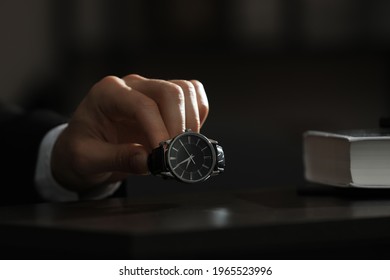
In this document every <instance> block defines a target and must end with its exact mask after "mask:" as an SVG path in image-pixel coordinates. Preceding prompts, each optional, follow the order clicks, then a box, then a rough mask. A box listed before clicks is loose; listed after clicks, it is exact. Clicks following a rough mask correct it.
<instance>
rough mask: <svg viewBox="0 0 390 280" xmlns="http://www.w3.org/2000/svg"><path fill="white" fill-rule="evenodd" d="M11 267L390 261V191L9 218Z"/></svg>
mask: <svg viewBox="0 0 390 280" xmlns="http://www.w3.org/2000/svg"><path fill="white" fill-rule="evenodd" d="M0 232H1V235H2V238H1V239H0V252H1V253H0V254H1V255H2V258H22V259H23V258H65V259H82V258H88V259H90V258H93V259H95V258H98V259H101V258H102V259H112V258H115V259H118V258H136V259H165V258H170V259H172V258H173V259H178V258H180V259H182V258H190V259H192V258H207V259H212V258H218V259H221V258H222V259H225V258H233V259H241V258H256V259H259V258H266V259H270V258H272V259H281V258H282V259H286V258H287V259H292V258H298V259H302V258H304V259H312V258H315V259H318V258H331V259H335V258H336V259H339V258H363V259H366V258H389V257H390V253H389V252H390V192H389V190H384V191H381V190H340V189H334V188H330V187H320V186H318V187H317V186H314V187H312V186H310V187H304V188H296V187H287V188H282V187H274V188H271V187H269V188H259V189H251V190H244V189H243V190H235V191H232V190H230V191H226V192H216V193H213V192H203V193H188V194H178V195H166V196H155V197H144V198H111V199H106V200H101V201H83V202H72V203H44V204H37V205H24V206H12V207H2V208H0Z"/></svg>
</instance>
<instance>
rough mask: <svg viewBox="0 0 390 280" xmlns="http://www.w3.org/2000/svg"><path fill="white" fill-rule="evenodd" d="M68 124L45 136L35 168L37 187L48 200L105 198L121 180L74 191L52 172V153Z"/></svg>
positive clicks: (117, 186) (115, 188) (114, 189)
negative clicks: (82, 191)
mask: <svg viewBox="0 0 390 280" xmlns="http://www.w3.org/2000/svg"><path fill="white" fill-rule="evenodd" d="M66 127H67V124H62V125H59V126H57V127H55V128H53V129H52V130H50V131H49V132H48V133H46V135H45V136H44V137H43V139H42V142H41V145H40V147H39V152H38V160H37V166H36V170H35V187H36V189H37V191H38V193H39V194H40V195H41V197H42V198H43V199H45V200H47V201H64V202H65V201H78V200H81V199H103V198H106V197H108V196H110V195H112V194H113V193H114V192H115V191H116V190H117V189H118V188H119V186H120V184H121V182H117V183H113V184H109V185H107V186H100V187H98V188H94V189H92V190H91V191H89V192H88V193H83V195H82V196H80V194H79V193H77V192H73V191H70V190H67V189H65V188H64V187H62V186H61V185H60V184H59V183H58V182H57V181H56V180H55V179H54V177H53V175H52V173H51V154H52V150H53V147H54V144H55V142H56V141H57V138H58V136H59V135H60V134H61V133H62V131H63V130H64V129H65V128H66Z"/></svg>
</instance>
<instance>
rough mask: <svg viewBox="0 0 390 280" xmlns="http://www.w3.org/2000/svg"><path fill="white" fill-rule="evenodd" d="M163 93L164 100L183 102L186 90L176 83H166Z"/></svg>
mask: <svg viewBox="0 0 390 280" xmlns="http://www.w3.org/2000/svg"><path fill="white" fill-rule="evenodd" d="M161 92H162V95H161V97H162V98H163V100H164V101H167V100H169V101H172V100H174V101H175V103H177V104H181V103H183V102H184V92H183V89H182V88H181V87H180V86H178V85H176V84H174V83H166V84H164V86H163V89H162V91H161Z"/></svg>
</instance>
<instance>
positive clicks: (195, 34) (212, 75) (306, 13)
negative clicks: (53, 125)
mask: <svg viewBox="0 0 390 280" xmlns="http://www.w3.org/2000/svg"><path fill="white" fill-rule="evenodd" d="M389 14H390V2H389V1H385V0H377V1H368V0H364V1H357V0H193V1H189V0H165V1H152V0H132V1H108V0H107V1H103V0H69V1H50V0H37V1H23V0H13V1H11V0H5V1H1V2H0V36H1V44H0V61H1V63H0V81H1V85H2V90H1V93H0V98H1V100H3V101H6V102H9V103H13V104H17V105H21V106H24V107H26V108H36V107H38V108H51V109H53V110H56V111H58V112H60V113H62V114H64V115H70V114H71V112H72V111H73V110H74V109H75V106H76V105H77V104H78V102H79V101H80V100H81V99H82V97H83V96H84V95H85V94H86V93H87V92H88V90H89V88H90V87H91V86H92V85H93V84H94V83H95V82H96V81H98V80H99V79H101V78H102V77H104V76H106V75H117V76H123V75H125V74H130V73H138V74H140V75H144V76H146V77H153V78H161V79H175V78H180V79H198V80H200V81H201V82H202V83H203V84H204V86H205V88H206V91H207V94H208V97H209V102H210V109H211V111H210V115H209V118H208V121H207V122H206V124H205V126H204V128H203V131H202V132H203V133H204V134H206V135H207V136H209V137H210V138H213V139H216V140H219V142H220V143H221V145H222V146H223V147H224V149H225V153H226V161H227V167H226V172H225V174H224V175H223V176H219V177H217V178H212V179H210V180H209V181H207V182H206V183H204V184H199V185H195V186H192V185H191V186H190V185H182V184H178V183H175V182H172V181H169V182H162V181H161V179H159V178H154V177H132V178H131V179H130V180H129V182H130V186H129V188H130V192H131V193H132V194H133V195H144V194H156V193H157V194H158V193H162V192H178V191H197V190H202V191H205V190H216V189H225V188H226V189H232V188H244V187H267V186H269V187H273V186H282V185H297V184H302V182H303V166H302V147H301V146H302V133H303V132H304V131H305V130H308V129H346V128H371V127H376V126H377V123H378V119H379V117H381V116H386V115H387V114H388V113H389V85H388V78H389V62H390V56H389V54H390V52H389V50H390V48H389V47H390V17H389Z"/></svg>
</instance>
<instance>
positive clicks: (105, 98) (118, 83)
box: [94, 76, 169, 149]
mask: <svg viewBox="0 0 390 280" xmlns="http://www.w3.org/2000/svg"><path fill="white" fill-rule="evenodd" d="M95 87H96V88H95V89H94V90H95V91H96V95H97V99H98V100H97V105H98V107H99V109H100V110H101V111H102V113H103V114H104V115H105V116H106V117H107V118H109V119H111V120H112V121H122V120H127V121H135V122H137V123H139V126H140V127H141V129H142V130H143V131H144V133H145V135H146V137H147V139H148V144H149V145H150V148H151V149H153V148H155V147H157V146H158V145H159V143H160V142H162V141H165V140H167V139H169V134H168V131H167V128H166V127H165V124H164V121H163V119H162V117H161V114H160V111H159V109H158V106H157V104H156V103H155V102H154V101H153V100H152V99H151V98H149V97H147V96H145V95H143V94H142V93H140V92H138V91H136V90H134V89H132V88H130V87H128V86H127V85H126V83H125V82H124V81H123V80H122V79H120V78H118V77H113V76H110V77H106V78H104V79H103V80H101V81H100V82H99V83H97V84H96V85H95Z"/></svg>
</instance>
